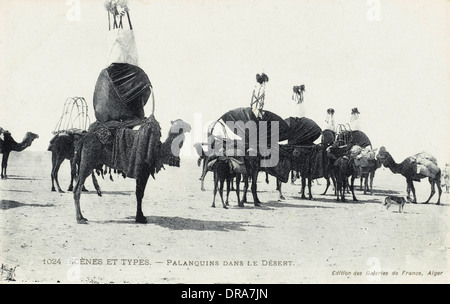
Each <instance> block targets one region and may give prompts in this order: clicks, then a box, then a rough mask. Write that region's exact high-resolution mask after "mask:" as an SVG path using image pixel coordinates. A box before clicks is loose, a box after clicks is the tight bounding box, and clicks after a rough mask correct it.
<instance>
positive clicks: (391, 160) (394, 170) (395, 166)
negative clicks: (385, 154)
mask: <svg viewBox="0 0 450 304" xmlns="http://www.w3.org/2000/svg"><path fill="white" fill-rule="evenodd" d="M385 166H386V167H388V168H389V169H391V171H392V173H400V171H401V170H400V164H397V163H396V162H395V160H394V158H393V157H392V156H390V155H389V158H388V159H387V160H386V163H385Z"/></svg>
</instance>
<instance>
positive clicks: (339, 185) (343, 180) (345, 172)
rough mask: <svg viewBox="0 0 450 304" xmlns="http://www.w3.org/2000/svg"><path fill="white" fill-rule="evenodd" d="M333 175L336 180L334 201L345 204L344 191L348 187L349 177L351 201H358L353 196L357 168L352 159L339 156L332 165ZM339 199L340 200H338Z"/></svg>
mask: <svg viewBox="0 0 450 304" xmlns="http://www.w3.org/2000/svg"><path fill="white" fill-rule="evenodd" d="M332 168H333V174H334V176H335V178H336V200H338V201H339V200H340V201H341V202H345V201H346V200H345V190H346V189H347V187H348V178H349V177H350V191H351V193H352V196H353V201H355V202H356V201H358V200H357V199H356V196H355V191H354V184H355V179H356V176H357V172H358V170H357V168H356V165H355V162H354V159H353V158H352V157H351V156H348V155H344V156H340V157H339V158H338V159H337V160H336V161H335V162H334V163H333V166H332ZM339 197H340V199H339Z"/></svg>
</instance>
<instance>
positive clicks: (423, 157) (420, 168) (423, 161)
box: [411, 152, 441, 178]
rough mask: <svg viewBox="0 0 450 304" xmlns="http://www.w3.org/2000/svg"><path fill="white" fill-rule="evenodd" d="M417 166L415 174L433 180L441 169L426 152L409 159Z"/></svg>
mask: <svg viewBox="0 0 450 304" xmlns="http://www.w3.org/2000/svg"><path fill="white" fill-rule="evenodd" d="M411 159H412V160H414V161H415V163H416V165H417V171H416V173H417V174H421V175H424V176H428V177H432V178H435V177H436V176H437V175H438V174H439V172H440V171H441V169H440V168H439V166H438V164H437V160H436V158H435V157H434V156H432V155H431V154H429V153H427V152H421V153H418V154H416V155H414V156H412V157H411Z"/></svg>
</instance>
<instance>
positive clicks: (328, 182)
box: [322, 176, 331, 195]
mask: <svg viewBox="0 0 450 304" xmlns="http://www.w3.org/2000/svg"><path fill="white" fill-rule="evenodd" d="M324 178H325V180H326V181H327V185H326V186H325V191H323V193H322V195H325V194H326V193H327V191H328V188H329V187H330V178H331V176H324Z"/></svg>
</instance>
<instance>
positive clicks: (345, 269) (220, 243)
mask: <svg viewBox="0 0 450 304" xmlns="http://www.w3.org/2000/svg"><path fill="white" fill-rule="evenodd" d="M50 168H51V163H50V152H33V151H24V152H21V153H14V152H13V153H12V154H11V156H10V160H9V167H8V173H9V179H7V180H0V237H1V238H0V261H1V264H2V270H1V276H0V279H1V281H2V282H1V283H5V282H9V281H7V280H8V279H14V280H15V282H44V283H57V282H62V283H80V282H81V283H316V282H317V283H347V282H358V283H372V282H381V283H393V282H411V283H416V282H417V283H442V282H446V283H448V282H450V280H449V277H450V276H449V266H448V260H449V248H450V244H449V233H448V231H449V230H448V223H449V195H448V194H445V193H444V194H443V195H442V203H443V205H441V206H436V205H434V203H435V202H436V200H437V197H434V198H433V199H432V203H433V204H429V205H421V204H417V205H413V204H408V205H406V206H405V212H404V213H398V209H397V208H395V207H392V208H391V209H389V210H386V209H383V208H382V207H381V204H380V202H381V200H382V199H383V198H384V197H385V196H386V195H387V194H396V193H398V194H400V195H404V193H405V189H406V182H405V180H404V178H403V177H401V176H400V175H394V174H392V173H391V172H390V171H389V170H388V169H384V168H382V169H379V170H378V171H377V174H376V177H375V183H374V184H375V186H374V189H375V193H374V195H372V196H371V195H363V194H362V192H360V191H357V192H356V195H357V197H358V199H359V202H351V201H349V202H347V203H341V202H337V201H335V198H334V196H332V195H331V191H330V190H329V194H328V195H326V196H322V195H319V193H321V192H322V191H323V189H324V185H325V180H323V179H321V180H319V182H320V185H317V184H314V185H313V195H314V200H312V201H309V200H300V198H299V194H298V191H299V190H300V186H299V183H298V182H297V184H295V185H291V184H290V183H289V184H285V185H284V193H285V196H286V199H285V200H283V201H279V200H278V194H277V192H276V191H275V190H274V189H275V180H274V178H271V180H270V184H269V185H267V184H265V182H264V176H263V175H262V174H261V175H260V178H259V179H260V181H259V184H258V186H259V196H260V199H261V201H262V202H263V206H262V207H254V206H253V204H252V203H249V204H246V206H245V207H244V208H239V207H237V206H236V205H237V203H236V195H235V193H232V194H231V196H230V197H231V199H230V204H231V207H230V209H228V210H225V209H223V208H221V207H220V202H219V204H218V205H217V206H218V207H217V208H215V209H214V208H211V207H210V205H211V202H212V175H211V174H208V176H207V182H206V188H207V191H205V192H202V191H200V182H199V180H198V178H199V176H200V168H198V167H197V165H196V159H194V158H193V159H183V160H182V165H181V168H167V169H166V170H165V171H162V172H160V173H159V174H158V175H157V176H156V180H150V181H149V183H148V185H147V189H146V193H145V197H144V203H143V210H144V214H145V215H146V216H147V219H148V222H149V223H148V224H146V225H142V224H136V223H135V222H134V215H135V208H136V206H135V197H134V185H135V181H134V180H132V179H122V178H120V177H118V176H117V177H115V181H114V182H111V181H110V180H109V179H105V180H100V181H99V182H100V185H101V187H102V190H103V197H98V196H97V195H96V194H95V193H94V192H93V191H92V190H93V186H92V182H91V181H90V179H89V180H88V182H87V183H86V185H87V187H88V188H89V190H91V192H89V193H83V195H82V197H81V207H82V211H83V215H84V216H85V217H86V218H88V219H89V224H88V225H79V224H77V223H76V220H75V210H74V204H73V197H72V193H69V192H66V193H56V192H51V191H50V188H51V184H50ZM60 182H61V185H62V186H63V188H64V189H67V186H68V182H69V163H68V162H67V161H66V162H65V163H64V164H63V165H62V168H61V170H60ZM416 189H417V193H418V199H419V201H424V200H426V198H427V197H428V195H429V191H430V189H429V184H428V182H427V181H426V180H423V181H422V182H421V183H417V184H416ZM349 198H350V197H349ZM249 201H250V202H251V201H252V198H251V196H250V197H249Z"/></svg>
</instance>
